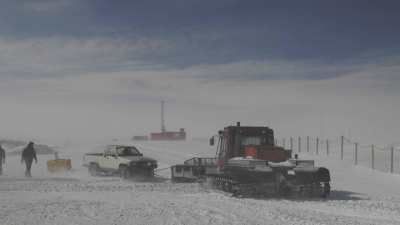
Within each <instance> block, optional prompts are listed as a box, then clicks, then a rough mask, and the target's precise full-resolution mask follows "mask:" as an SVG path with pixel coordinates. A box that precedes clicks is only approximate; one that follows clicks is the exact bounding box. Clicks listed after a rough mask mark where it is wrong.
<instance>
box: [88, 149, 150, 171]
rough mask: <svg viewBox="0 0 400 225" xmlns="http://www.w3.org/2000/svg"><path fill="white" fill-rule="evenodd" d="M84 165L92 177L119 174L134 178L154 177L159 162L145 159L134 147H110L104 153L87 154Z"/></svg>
mask: <svg viewBox="0 0 400 225" xmlns="http://www.w3.org/2000/svg"><path fill="white" fill-rule="evenodd" d="M83 161H84V165H85V166H88V168H89V173H90V175H92V176H97V175H99V174H101V173H103V174H109V175H110V174H111V175H112V174H119V175H120V176H121V177H123V178H129V177H132V176H145V177H153V176H154V169H155V168H157V161H156V160H155V159H152V158H148V157H144V156H143V154H142V153H140V152H139V150H138V149H137V148H136V147H134V146H128V145H108V146H106V147H105V149H104V152H103V153H86V154H85V156H84V159H83Z"/></svg>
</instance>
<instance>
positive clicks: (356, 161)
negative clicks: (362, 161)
mask: <svg viewBox="0 0 400 225" xmlns="http://www.w3.org/2000/svg"><path fill="white" fill-rule="evenodd" d="M357 157H358V143H354V165H357V164H358V158H357Z"/></svg>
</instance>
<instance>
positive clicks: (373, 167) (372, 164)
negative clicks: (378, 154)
mask: <svg viewBox="0 0 400 225" xmlns="http://www.w3.org/2000/svg"><path fill="white" fill-rule="evenodd" d="M374 151H375V146H374V145H371V168H372V169H375V152H374Z"/></svg>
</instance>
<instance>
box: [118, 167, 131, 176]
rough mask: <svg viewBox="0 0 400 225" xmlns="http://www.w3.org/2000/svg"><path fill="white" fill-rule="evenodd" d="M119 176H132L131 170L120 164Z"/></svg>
mask: <svg viewBox="0 0 400 225" xmlns="http://www.w3.org/2000/svg"><path fill="white" fill-rule="evenodd" d="M119 176H120V177H121V178H124V179H128V178H130V177H131V172H130V170H129V169H128V167H127V166H124V165H122V166H119Z"/></svg>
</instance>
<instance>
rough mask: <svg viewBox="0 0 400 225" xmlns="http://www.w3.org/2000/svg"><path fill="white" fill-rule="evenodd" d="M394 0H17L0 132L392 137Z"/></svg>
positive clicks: (0, 23) (1, 43)
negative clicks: (230, 128)
mask: <svg viewBox="0 0 400 225" xmlns="http://www.w3.org/2000/svg"><path fill="white" fill-rule="evenodd" d="M399 11H400V3H398V1H391V0H386V1H367V0H349V1H321V0H319V1H307V0H304V1H285V0H283V1H282V0H281V1H268V0H262V1H261V0H260V1H258V0H254V1H244V0H243V1H240V0H236V1H234V0H218V1H206V0H201V1H200V0H170V1H153V0H143V1H142V0H129V1H128V0H127V1H110V0H96V1H91V0H87V1H85V0H79V1H78V0H38V1H35V0H26V1H23V0H21V1H13V0H8V1H3V2H2V7H0V103H1V111H2V113H1V115H2V116H1V117H0V135H2V136H4V137H10V138H34V139H38V140H41V139H43V140H45V139H46V140H47V139H52V138H57V139H60V140H62V139H77V138H86V137H87V138H94V137H97V138H118V137H122V136H132V135H137V134H146V133H149V132H150V131H154V130H158V129H159V127H160V125H159V114H160V112H159V101H160V100H162V99H164V100H166V101H167V105H166V120H167V124H166V125H167V129H170V130H176V129H178V128H180V127H184V128H186V129H187V130H188V132H189V136H190V137H200V136H210V135H211V134H213V133H215V132H216V131H217V129H219V128H222V127H223V126H226V125H229V124H233V123H234V122H235V121H237V120H240V121H242V123H243V124H250V125H260V124H264V125H269V126H271V127H272V128H274V129H275V131H276V133H277V135H279V136H281V137H283V136H289V135H296V136H297V135H307V134H309V135H319V136H323V137H336V136H338V135H342V134H344V135H346V136H351V137H352V138H354V139H357V140H361V141H364V142H367V143H366V144H369V143H368V142H376V143H385V144H389V143H394V142H398V141H400V140H399V135H398V134H399V133H400V128H399V127H400V122H399V120H398V115H400V106H399V103H398V102H399V97H400V75H399V72H400V64H399V62H400V43H399V40H400V14H399V13H398V12H399Z"/></svg>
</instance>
